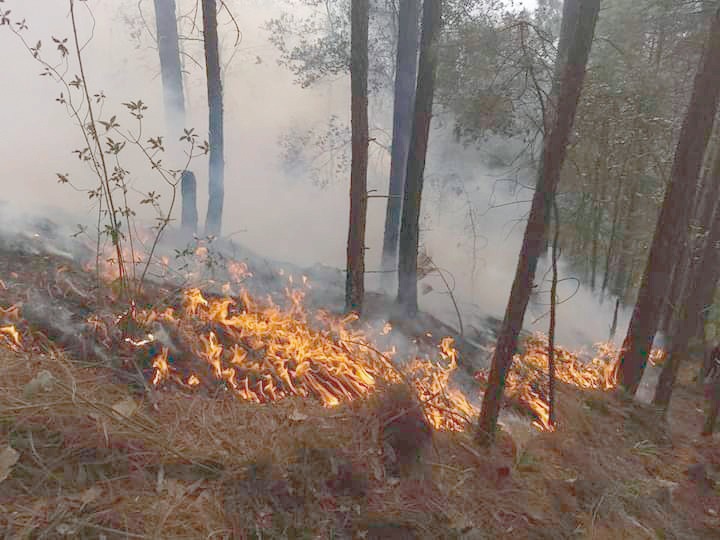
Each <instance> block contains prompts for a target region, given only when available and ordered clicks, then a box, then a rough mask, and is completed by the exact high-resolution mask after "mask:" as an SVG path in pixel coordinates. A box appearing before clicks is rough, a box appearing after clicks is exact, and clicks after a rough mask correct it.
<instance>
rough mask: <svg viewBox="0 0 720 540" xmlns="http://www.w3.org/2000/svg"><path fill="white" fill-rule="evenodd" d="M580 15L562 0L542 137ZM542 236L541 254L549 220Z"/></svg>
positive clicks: (552, 116)
mask: <svg viewBox="0 0 720 540" xmlns="http://www.w3.org/2000/svg"><path fill="white" fill-rule="evenodd" d="M579 16H580V3H579V1H573V2H563V11H562V19H561V22H560V36H559V38H558V48H557V57H556V58H555V66H554V68H553V79H552V87H551V89H550V95H549V96H548V100H547V105H546V107H545V118H544V119H543V122H544V131H543V138H546V137H547V136H548V133H550V130H551V129H552V127H553V125H554V123H555V115H556V114H557V111H558V97H559V96H558V93H559V91H560V82H561V78H562V76H563V70H564V68H565V63H566V62H567V58H568V52H569V50H570V41H571V39H572V34H573V32H574V31H575V28H577V25H578V17H579ZM543 159H545V158H544V153H543V155H542V156H540V160H541V161H540V164H539V167H538V170H542V169H543V163H542V160H543ZM543 236H544V240H543V242H544V246H543V252H542V255H544V254H546V253H547V251H548V249H549V248H550V222H549V221H548V222H546V223H545V224H544V225H543Z"/></svg>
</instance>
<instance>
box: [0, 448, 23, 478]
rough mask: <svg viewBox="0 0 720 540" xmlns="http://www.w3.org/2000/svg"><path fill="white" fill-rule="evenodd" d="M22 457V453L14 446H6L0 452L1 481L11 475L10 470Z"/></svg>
mask: <svg viewBox="0 0 720 540" xmlns="http://www.w3.org/2000/svg"><path fill="white" fill-rule="evenodd" d="M18 459H20V453H19V452H18V451H17V450H15V449H14V448H13V447H12V446H8V447H6V448H5V449H4V450H3V451H2V452H0V482H2V481H3V480H5V479H6V478H7V477H8V476H10V470H11V469H12V468H13V466H14V465H15V464H16V463H17V462H18Z"/></svg>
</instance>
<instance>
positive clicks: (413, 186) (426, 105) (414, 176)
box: [398, 0, 442, 317]
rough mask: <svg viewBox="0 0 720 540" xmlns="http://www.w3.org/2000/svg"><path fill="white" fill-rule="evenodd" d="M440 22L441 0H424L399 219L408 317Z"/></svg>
mask: <svg viewBox="0 0 720 540" xmlns="http://www.w3.org/2000/svg"><path fill="white" fill-rule="evenodd" d="M441 25H442V0H425V2H424V4H423V18H422V34H421V39H420V60H419V64H418V80H417V90H416V92H415V113H414V117H413V128H412V136H411V139H410V154H409V156H408V163H407V173H406V175H405V189H404V195H403V206H402V221H401V223H400V246H399V256H400V263H399V265H398V304H399V305H400V307H401V308H402V310H403V312H404V314H405V315H406V316H408V317H415V316H416V315H417V312H418V300H417V262H418V247H419V245H420V201H421V200H422V189H423V177H424V174H425V159H426V157H427V147H428V138H429V136H430V121H431V120H432V106H433V98H434V96H435V75H436V71H437V69H436V68H437V55H438V51H437V47H438V43H437V41H438V37H439V35H440V27H441Z"/></svg>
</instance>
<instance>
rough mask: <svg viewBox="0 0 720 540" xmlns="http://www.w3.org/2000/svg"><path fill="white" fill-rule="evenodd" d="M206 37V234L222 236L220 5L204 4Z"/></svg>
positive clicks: (207, 0)
mask: <svg viewBox="0 0 720 540" xmlns="http://www.w3.org/2000/svg"><path fill="white" fill-rule="evenodd" d="M202 15H203V36H204V38H205V69H206V71H207V91H208V107H209V110H210V114H209V128H210V140H209V141H208V142H209V144H210V170H209V173H210V174H209V177H210V182H209V184H208V208H207V216H206V217H205V233H206V234H211V235H215V236H218V235H220V231H221V230H222V215H223V202H224V199H225V157H224V156H225V149H224V146H225V145H224V134H223V93H222V81H221V78H220V76H221V73H220V71H221V68H220V44H219V41H218V26H217V3H216V1H215V0H202Z"/></svg>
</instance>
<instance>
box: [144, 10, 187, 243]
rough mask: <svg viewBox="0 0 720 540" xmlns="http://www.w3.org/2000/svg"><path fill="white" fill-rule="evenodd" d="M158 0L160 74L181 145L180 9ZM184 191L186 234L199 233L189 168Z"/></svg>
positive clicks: (168, 119) (169, 121) (173, 134)
mask: <svg viewBox="0 0 720 540" xmlns="http://www.w3.org/2000/svg"><path fill="white" fill-rule="evenodd" d="M154 1H155V27H156V31H157V42H158V52H159V55H160V75H161V78H162V85H163V97H164V105H165V125H166V126H167V129H168V131H169V135H170V137H169V138H170V139H171V140H172V144H173V145H177V140H178V139H179V137H180V135H182V132H183V129H185V127H186V126H185V90H184V88H183V78H182V65H181V62H180V42H179V40H178V29H177V9H176V6H175V0H154ZM186 173H187V174H186ZM180 191H181V198H182V211H181V220H180V223H181V227H182V230H183V231H184V232H185V233H189V234H194V233H195V232H197V189H196V185H195V175H194V174H193V173H191V172H189V171H185V172H183V175H182V177H181V179H180ZM193 216H194V220H193Z"/></svg>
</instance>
